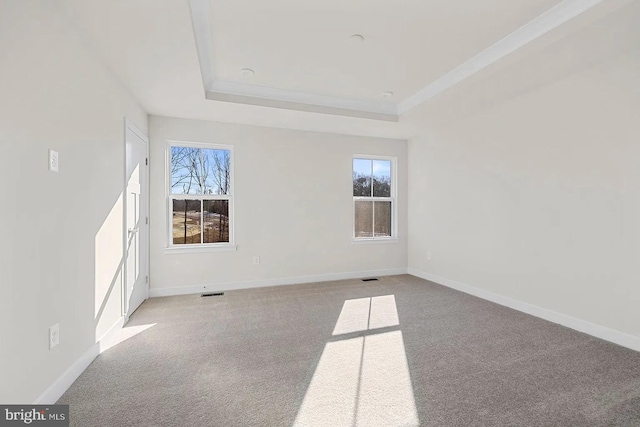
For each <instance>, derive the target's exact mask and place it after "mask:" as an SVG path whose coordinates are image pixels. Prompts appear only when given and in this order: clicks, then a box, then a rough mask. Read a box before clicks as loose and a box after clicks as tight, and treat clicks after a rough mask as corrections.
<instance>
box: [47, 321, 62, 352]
mask: <svg viewBox="0 0 640 427" xmlns="http://www.w3.org/2000/svg"><path fill="white" fill-rule="evenodd" d="M58 344H60V324H59V323H56V324H55V325H53V326H52V327H50V328H49V350H51V349H52V348H53V347H55V346H57V345H58Z"/></svg>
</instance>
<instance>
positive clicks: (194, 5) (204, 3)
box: [189, 0, 610, 122]
mask: <svg viewBox="0 0 640 427" xmlns="http://www.w3.org/2000/svg"><path fill="white" fill-rule="evenodd" d="M604 1H610V0H564V1H562V2H560V3H559V4H557V5H556V6H554V7H553V8H551V9H549V10H548V11H546V12H545V13H543V14H542V15H540V16H538V17H537V18H535V19H533V20H532V21H530V22H528V23H527V24H525V25H523V26H522V27H520V28H518V29H517V30H515V31H514V32H512V33H511V34H509V35H508V36H506V37H504V38H503V39H501V40H499V41H498V42H496V43H494V44H493V45H491V46H490V47H489V48H487V49H485V50H484V51H482V52H481V53H479V54H478V55H476V56H474V57H472V58H471V59H469V60H468V61H466V62H464V63H462V64H461V65H459V66H458V67H456V68H454V69H453V70H451V71H449V72H448V73H446V74H445V75H443V76H441V77H440V78H438V79H437V80H435V81H433V82H432V83H430V84H428V85H427V86H425V87H423V88H422V89H420V90H419V91H417V92H416V93H414V94H413V95H411V96H409V97H408V98H406V99H404V100H403V101H401V102H400V103H398V104H397V105H394V104H386V103H376V102H368V101H360V100H356V99H347V98H340V97H334V96H326V95H318V94H311V93H306V92H298V91H290V90H285V89H279V88H274V87H266V86H258V85H253V84H247V83H236V82H229V81H221V80H217V79H216V77H215V66H214V65H215V64H214V61H213V51H214V50H213V42H212V32H211V9H210V6H209V0H189V6H190V9H191V20H192V24H193V33H194V36H195V41H196V49H197V51H198V59H199V63H200V72H201V74H202V83H203V86H204V92H205V97H206V99H209V100H215V101H224V102H234V103H241V104H249V105H258V106H264V107H273V108H285V109H290V110H299V111H307V112H314V113H323V114H334V115H340V116H348V117H357V118H366V119H373V120H386V121H393V122H397V121H399V116H400V115H402V114H404V113H406V112H408V111H410V110H411V109H413V108H415V107H417V106H418V105H421V104H423V103H425V102H426V101H428V100H430V99H431V98H433V97H435V96H436V95H438V94H440V93H442V92H444V91H445V90H447V89H449V88H451V87H453V86H455V85H456V84H458V83H460V82H461V81H463V80H465V79H467V78H469V77H471V76H472V75H474V74H476V73H478V72H479V71H481V70H483V69H485V68H487V67H488V66H490V65H491V64H494V63H496V62H497V61H499V60H501V59H502V58H504V57H506V56H507V55H509V54H511V53H513V52H515V51H516V50H518V49H520V48H522V47H523V46H525V45H527V44H529V43H530V42H532V41H534V40H536V39H537V38H539V37H541V36H543V35H545V34H547V33H548V32H550V31H552V30H554V29H555V28H557V27H559V26H560V25H562V24H564V23H566V22H567V21H569V20H571V19H573V18H575V17H576V16H578V15H581V14H582V13H584V12H586V11H587V10H589V9H591V8H593V7H594V6H596V5H598V4H600V3H602V2H604Z"/></svg>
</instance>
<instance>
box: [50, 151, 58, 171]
mask: <svg viewBox="0 0 640 427" xmlns="http://www.w3.org/2000/svg"><path fill="white" fill-rule="evenodd" d="M49 170H50V171H51V172H58V152H57V151H53V150H49Z"/></svg>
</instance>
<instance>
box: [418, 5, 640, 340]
mask: <svg viewBox="0 0 640 427" xmlns="http://www.w3.org/2000/svg"><path fill="white" fill-rule="evenodd" d="M639 6H640V5H639V4H638V3H637V2H636V3H635V4H634V5H632V6H630V7H627V8H625V9H623V10H620V11H618V12H617V13H616V14H614V15H612V16H609V17H605V18H603V19H602V20H600V21H598V22H596V23H594V24H592V25H590V26H588V27H586V28H582V29H580V30H579V31H576V32H573V33H571V34H568V35H564V36H563V37H556V38H557V40H555V41H554V40H548V41H547V42H546V44H544V43H542V44H541V45H539V46H534V47H531V48H529V51H528V53H527V54H526V55H524V54H523V55H521V56H518V57H516V58H511V59H510V60H509V63H508V64H507V65H506V66H504V67H502V68H496V69H494V70H491V71H489V72H487V73H485V75H484V76H483V77H482V78H477V79H474V80H473V81H470V82H467V83H465V84H463V85H461V86H460V87H459V88H456V89H454V90H451V91H450V92H449V93H447V94H444V95H443V96H441V97H440V98H439V99H437V100H433V101H432V102H431V105H430V106H429V107H428V108H427V109H425V110H423V111H422V113H421V114H423V116H422V119H423V120H424V123H425V125H424V128H423V133H422V135H421V136H420V137H418V138H415V139H413V140H411V141H410V143H409V159H410V164H409V168H410V169H409V170H410V174H409V183H410V184H409V186H410V194H409V200H410V203H409V220H410V226H409V236H410V241H409V267H410V268H413V269H416V270H417V271H420V272H426V273H430V274H433V275H437V276H439V277H441V278H445V279H450V280H455V281H458V282H462V283H464V284H467V285H471V286H475V287H478V288H480V289H482V290H485V291H489V292H492V293H495V294H498V295H502V296H506V297H510V298H513V299H515V300H518V301H521V302H525V303H528V304H533V305H536V306H539V307H542V308H546V309H549V310H552V311H555V312H557V313H561V314H564V315H568V316H572V317H575V318H578V319H582V320H585V321H587V322H591V323H594V324H597V325H601V326H605V327H607V328H611V329H614V330H616V331H620V332H623V333H626V334H631V335H634V336H636V337H640V309H639V307H640V286H639V285H638V284H639V283H640V268H639V266H640V262H639V260H640V127H639V123H640V122H639V117H640V91H639V90H638V88H639V87H640V51H638V50H637V49H638V47H639V46H640V32H638V31H637V22H638V19H640V7H639ZM428 251H431V252H432V260H431V261H429V260H427V257H426V254H427V252H428Z"/></svg>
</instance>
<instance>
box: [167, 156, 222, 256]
mask: <svg viewBox="0 0 640 427" xmlns="http://www.w3.org/2000/svg"><path fill="white" fill-rule="evenodd" d="M168 163H169V171H168V172H169V179H168V181H169V183H168V185H169V191H168V193H169V217H170V224H169V247H216V246H227V245H230V244H232V242H233V232H232V231H233V224H232V210H233V199H232V184H233V183H232V167H233V164H232V149H231V147H229V146H221V145H213V144H193V143H170V144H169V162H168Z"/></svg>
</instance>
